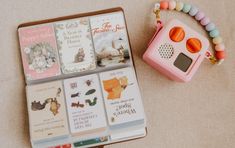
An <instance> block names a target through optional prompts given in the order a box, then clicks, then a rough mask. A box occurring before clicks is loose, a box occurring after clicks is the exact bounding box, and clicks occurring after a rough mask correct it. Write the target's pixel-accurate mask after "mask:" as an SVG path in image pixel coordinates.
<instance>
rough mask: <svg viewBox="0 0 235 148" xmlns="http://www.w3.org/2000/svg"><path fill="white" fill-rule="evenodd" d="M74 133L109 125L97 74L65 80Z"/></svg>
mask: <svg viewBox="0 0 235 148" xmlns="http://www.w3.org/2000/svg"><path fill="white" fill-rule="evenodd" d="M64 87H65V94H66V102H67V110H68V116H69V123H70V129H71V133H72V134H80V133H83V132H89V131H90V130H95V129H101V128H105V127H106V126H107V123H106V116H105V111H104V103H103V98H102V95H101V89H100V85H99V79H98V76H97V75H96V74H93V75H88V76H83V77H77V78H71V79H67V80H64Z"/></svg>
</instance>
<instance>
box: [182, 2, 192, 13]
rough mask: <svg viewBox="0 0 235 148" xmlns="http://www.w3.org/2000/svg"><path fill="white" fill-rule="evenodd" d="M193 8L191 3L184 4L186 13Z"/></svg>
mask: <svg viewBox="0 0 235 148" xmlns="http://www.w3.org/2000/svg"><path fill="white" fill-rule="evenodd" d="M190 9H191V5H190V4H184V8H183V12H184V13H188V12H189V11H190Z"/></svg>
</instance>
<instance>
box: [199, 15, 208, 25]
mask: <svg viewBox="0 0 235 148" xmlns="http://www.w3.org/2000/svg"><path fill="white" fill-rule="evenodd" d="M200 23H201V24H202V26H206V25H207V24H209V23H210V19H209V18H208V17H204V18H203V19H202V20H201V22H200Z"/></svg>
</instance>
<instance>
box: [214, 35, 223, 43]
mask: <svg viewBox="0 0 235 148" xmlns="http://www.w3.org/2000/svg"><path fill="white" fill-rule="evenodd" d="M212 42H213V43H214V44H220V43H222V42H223V39H222V38H221V37H220V36H218V37H215V38H213V40H212Z"/></svg>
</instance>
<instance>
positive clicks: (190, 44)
mask: <svg viewBox="0 0 235 148" xmlns="http://www.w3.org/2000/svg"><path fill="white" fill-rule="evenodd" d="M186 47H187V49H188V51H189V52H191V53H197V52H199V51H200V50H201V49H202V44H201V41H200V40H199V39H197V38H190V39H188V40H187V43H186Z"/></svg>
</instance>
